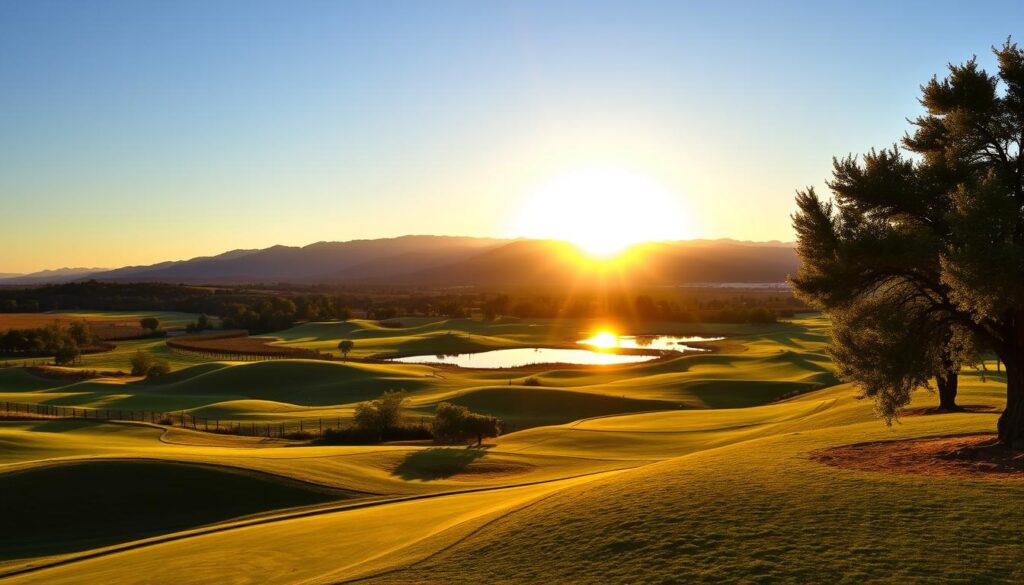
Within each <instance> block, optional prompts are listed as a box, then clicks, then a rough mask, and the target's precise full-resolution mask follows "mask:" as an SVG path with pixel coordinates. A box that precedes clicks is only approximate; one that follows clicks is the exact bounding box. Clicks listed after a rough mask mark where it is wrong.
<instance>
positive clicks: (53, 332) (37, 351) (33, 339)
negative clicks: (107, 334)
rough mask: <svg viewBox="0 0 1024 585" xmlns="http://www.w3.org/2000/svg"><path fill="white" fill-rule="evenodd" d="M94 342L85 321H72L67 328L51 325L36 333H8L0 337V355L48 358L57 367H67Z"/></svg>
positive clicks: (18, 331)
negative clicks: (52, 357) (50, 357)
mask: <svg viewBox="0 0 1024 585" xmlns="http://www.w3.org/2000/svg"><path fill="white" fill-rule="evenodd" d="M96 341H97V339H96V336H95V334H94V333H93V331H92V328H91V327H90V326H89V324H88V323H86V322H85V321H72V322H70V323H68V324H67V325H61V324H60V323H53V324H51V325H47V326H45V327H39V328H36V329H8V330H7V331H6V332H4V333H2V334H0V354H6V355H17V356H23V357H35V356H51V355H52V356H54V361H55V362H56V363H57V364H58V365H69V364H72V363H74V362H75V361H76V360H77V359H78V358H79V356H80V355H81V353H82V348H84V347H87V346H89V345H92V344H94V343H96Z"/></svg>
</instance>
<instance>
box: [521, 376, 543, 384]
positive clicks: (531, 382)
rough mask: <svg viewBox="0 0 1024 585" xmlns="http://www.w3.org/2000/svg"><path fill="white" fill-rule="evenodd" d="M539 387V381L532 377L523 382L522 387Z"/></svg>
mask: <svg viewBox="0 0 1024 585" xmlns="http://www.w3.org/2000/svg"><path fill="white" fill-rule="evenodd" d="M540 385H541V383H540V380H538V379H537V378H534V377H533V376H530V377H529V378H527V379H525V380H523V386H540Z"/></svg>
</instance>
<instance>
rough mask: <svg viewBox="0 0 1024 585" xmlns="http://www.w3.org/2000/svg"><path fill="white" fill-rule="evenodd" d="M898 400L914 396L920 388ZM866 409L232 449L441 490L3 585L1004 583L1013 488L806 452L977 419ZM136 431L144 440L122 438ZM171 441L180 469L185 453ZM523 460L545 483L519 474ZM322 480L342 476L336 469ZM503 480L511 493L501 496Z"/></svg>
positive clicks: (848, 405) (842, 400)
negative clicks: (238, 564)
mask: <svg viewBox="0 0 1024 585" xmlns="http://www.w3.org/2000/svg"><path fill="white" fill-rule="evenodd" d="M965 378H966V380H965V382H964V389H963V391H962V401H963V402H964V403H970V404H980V405H991V406H998V405H999V404H1000V403H999V400H1000V399H999V390H1000V383H999V381H998V380H993V379H990V380H989V381H988V382H986V383H981V382H980V380H978V378H977V376H975V375H968V376H965ZM918 399H919V400H918V404H921V405H924V404H931V403H932V402H934V398H933V397H932V396H930V395H928V394H926V393H921V394H920V395H919V396H918ZM871 409H872V406H871V404H870V403H867V402H864V401H860V400H857V399H856V398H854V396H853V394H852V390H851V388H849V387H848V386H837V387H834V388H829V389H826V390H821V391H817V392H813V393H810V394H807V395H805V396H801V397H798V398H796V399H793V400H790V401H787V402H782V403H779V404H773V405H766V406H761V407H751V408H743V409H727V410H713V411H708V410H704V411H674V412H656V413H649V414H635V415H624V416H610V417H600V418H594V419H588V420H584V421H579V422H578V423H575V424H572V425H564V426H558V427H550V428H539V429H534V430H531V431H525V432H522V433H513V434H511V435H507V436H505V437H502V438H500V439H499V440H498V441H497V442H496V443H495V444H494V446H492V447H490V448H489V449H487V450H486V453H483V454H479V453H470V454H467V452H466V451H465V450H458V451H448V450H444V449H440V450H439V449H430V448H408V447H406V448H403V447H391V448H381V447H378V448H313V449H311V450H310V453H309V456H308V457H303V458H302V459H301V460H290V461H289V460H288V458H286V457H285V456H284V455H283V454H277V455H271V454H273V453H275V452H279V453H283V452H285V451H293V452H294V451H300V452H301V451H306V449H295V448H277V447H270V448H249V450H250V452H253V453H258V456H253V457H252V460H253V461H256V460H259V461H261V462H264V461H267V460H271V461H276V462H277V464H278V465H279V466H278V467H276V468H275V472H277V473H283V474H295V475H296V476H301V477H302V478H303V479H304V480H307V481H308V480H311V479H314V478H316V477H317V474H323V473H324V472H325V468H321V469H319V470H316V471H314V470H311V469H310V467H309V464H310V462H312V461H315V460H318V459H325V460H330V459H332V457H333V458H334V459H335V460H348V461H347V462H346V465H352V467H350V468H349V469H348V473H352V474H359V475H363V476H366V477H369V476H371V475H372V474H373V472H372V471H371V470H372V469H374V468H375V466H376V469H377V470H378V471H377V473H378V474H381V475H380V476H379V477H383V476H386V477H388V478H390V480H391V481H394V482H396V485H398V484H401V483H404V484H411V485H419V486H423V485H429V484H430V483H431V482H435V481H436V482H439V483H438V484H437V485H442V484H443V485H444V488H443V489H442V490H439V491H421V492H417V493H414V494H411V495H410V496H408V497H411V498H412V499H403V500H401V501H394V500H384V501H374V502H372V505H370V506H368V507H361V508H358V509H339V510H325V511H323V513H319V514H316V515H314V516H309V517H303V518H293V517H289V516H287V515H282V517H281V518H280V519H279V520H276V521H271V522H267V523H265V524H259V525H248V526H246V527H244V528H242V527H240V528H236V529H230V530H225V531H222V532H217V533H211V534H205V535H198V536H188V535H184V536H183V537H181V538H175V539H174V540H171V541H169V542H165V543H163V544H159V545H152V546H143V547H140V548H137V549H134V550H130V551H124V552H111V553H110V554H106V555H103V556H100V557H98V558H95V559H91V560H83V561H80V562H73V563H70V564H68V565H65V566H57V567H53V568H48V569H44V570H41V571H39V572H36V573H29V574H25V575H23V576H21V577H15V578H12V579H11V582H14V583H19V582H47V583H50V582H53V583H62V582H67V583H70V582H74V581H75V580H76V579H77V580H79V582H80V581H81V580H82V579H86V580H100V581H103V582H110V583H121V582H123V583H133V582H140V581H141V580H140V578H139V575H140V574H148V573H149V572H151V571H153V570H156V568H157V567H163V569H162V570H163V572H162V573H161V574H162V575H163V576H165V577H166V578H167V579H170V580H179V579H182V580H184V579H187V580H188V581H189V582H197V583H205V582H211V583H212V582H224V581H227V582H245V581H247V580H250V579H254V578H257V575H258V576H260V577H261V578H264V577H265V578H272V580H273V581H274V582H304V581H305V580H307V579H309V580H312V582H339V581H343V580H345V579H349V578H354V577H368V578H370V579H371V582H382V583H385V582H386V583H392V582H393V583H408V582H416V583H433V582H455V583H479V582H515V583H532V582H538V581H540V582H584V583H586V582H594V583H598V582H835V583H854V582H887V583H907V582H911V583H915V582H916V583H932V582H937V581H942V580H946V581H951V582H965V583H966V582H971V583H977V582H980V583H985V582H990V583H1012V582H1016V581H1018V580H1019V579H1020V578H1021V576H1022V575H1021V567H1020V565H1019V559H1020V558H1021V554H1022V553H1024V543H1022V542H1021V540H1020V539H1019V536H1020V526H1021V525H1022V522H1024V510H1022V509H1021V508H1020V506H1019V505H1018V503H1019V501H1020V498H1021V497H1024V482H1021V481H1019V480H980V479H979V480H964V479H956V478H942V477H924V476H914V475H902V474H899V473H897V472H895V471H894V472H893V473H877V472H859V471H851V470H844V469H837V468H834V467H830V466H826V465H822V464H820V463H817V462H815V461H813V460H811V459H809V457H808V453H810V452H811V451H813V450H815V449H819V448H822V447H827V446H831V445H842V444H850V443H856V442H863V441H873V440H885V439H897V438H906V437H919V436H929V435H937V434H951V433H965V432H979V431H989V430H991V429H992V428H993V426H994V421H995V417H996V415H995V414H966V413H964V414H945V415H933V416H915V417H907V418H905V419H904V420H903V422H902V423H900V424H898V425H896V426H894V427H893V428H891V429H890V428H887V427H886V426H885V425H884V424H882V423H881V422H880V421H878V420H877V419H876V418H874V416H873V414H872V412H871ZM8 424H13V423H8ZM18 424H27V423H18ZM96 426H99V427H107V426H123V425H96ZM141 432H155V431H152V430H149V429H146V430H142V429H133V430H131V433H141ZM24 434H27V433H24V432H22V433H21V435H24ZM131 440H132V441H134V440H137V438H136V439H131ZM165 448H167V449H173V448H174V447H171V446H169V445H165ZM181 448H182V449H185V450H190V451H191V452H192V453H193V456H195V454H196V453H199V452H200V451H202V450H201V449H199V448H198V447H194V446H181ZM218 449H228V450H232V451H233V452H235V454H236V456H235V457H233V458H232V457H226V456H224V455H226V454H227V453H226V452H225V453H224V454H223V455H217V457H218V458H220V459H221V460H222V461H224V462H230V464H231V465H239V462H240V461H242V460H243V459H245V457H244V456H241V455H238V453H239V452H241V451H244V450H245V448H244V447H220V448H218ZM328 449H350V450H351V451H350V452H348V453H347V454H345V455H341V454H340V453H339V454H338V455H335V456H325V455H327V451H321V450H328ZM374 450H377V451H378V452H377V453H373V452H372V451H374ZM403 450H404V452H403ZM149 456H152V454H150V455H149ZM165 456H167V455H165ZM208 456H213V452H212V451H208V452H207V453H206V455H204V457H208ZM174 457H181V453H178V454H177V455H174ZM295 457H299V456H298V455H295ZM514 457H520V458H521V459H514ZM488 458H493V459H492V461H493V469H491V470H490V471H481V472H480V473H479V478H477V479H479V480H480V482H479V483H474V481H475V480H468V481H467V479H466V478H461V480H462V481H463V482H464V483H462V485H461V486H460V485H458V483H459V482H458V480H456V479H453V478H457V477H458V476H459V473H460V469H461V470H464V469H467V468H468V467H469V466H471V465H474V464H475V463H476V462H480V461H487V459H488ZM410 460H412V461H411V462H409V463H405V464H404V465H403V462H406V461H410ZM355 461H358V463H354V462H355ZM544 461H547V462H548V463H546V464H545V463H543V462H544ZM570 461H572V462H576V464H577V467H576V468H575V469H570V468H569V467H567V465H568V462H570ZM615 462H618V466H615V465H613V463H615ZM396 463H397V465H396ZM263 464H264V463H260V464H259V465H263ZM20 465H21V466H24V465H32V463H26V462H21V463H20ZM529 465H533V466H534V469H545V471H544V473H542V474H537V475H533V476H531V475H529V473H526V474H524V473H523V471H522V470H523V468H525V467H527V466H529ZM563 466H565V467H563ZM360 467H361V469H360ZM326 473H327V474H328V476H329V475H330V474H335V475H344V474H345V472H344V471H342V468H341V467H336V468H333V469H330V471H327V472H326ZM438 473H440V474H441V475H445V474H450V475H448V476H447V477H446V478H439V477H438ZM489 473H490V474H492V475H490V476H488V474H489ZM503 474H504V475H503ZM467 475H472V474H467ZM485 478H486V479H485ZM378 481H380V480H379V479H378ZM538 482H539V483H538ZM380 485H382V484H378V487H379V486H380ZM512 485H517V486H519V487H508V488H506V487H503V486H512ZM460 488H461V489H460ZM464 488H469V491H466V489H464ZM324 535H330V537H325V536H324ZM357 543H358V544H357ZM922 543H927V546H922ZM239 555H253V558H254V559H259V561H258V562H257V564H256V565H255V566H248V568H247V569H245V570H241V571H240V572H239V573H237V574H234V575H225V574H223V573H218V574H212V573H214V572H212V571H211V572H205V571H198V572H197V571H194V570H193V569H194V567H196V566H203V567H214V566H217V563H219V562H224V559H228V558H236V557H238V556H239ZM171 559H189V561H190V564H178V563H172V562H170V560H171ZM191 563H195V564H191ZM268 576H272V577H268Z"/></svg>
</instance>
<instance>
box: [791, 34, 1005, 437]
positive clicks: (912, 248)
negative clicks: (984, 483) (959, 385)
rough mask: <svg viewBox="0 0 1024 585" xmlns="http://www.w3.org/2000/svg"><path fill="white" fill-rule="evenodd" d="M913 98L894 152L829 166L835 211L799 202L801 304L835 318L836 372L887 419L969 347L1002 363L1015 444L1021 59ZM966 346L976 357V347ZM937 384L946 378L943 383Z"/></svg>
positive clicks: (809, 193) (951, 77) (940, 82)
mask: <svg viewBox="0 0 1024 585" xmlns="http://www.w3.org/2000/svg"><path fill="white" fill-rule="evenodd" d="M993 51H994V52H995V55H996V57H997V59H998V63H999V71H998V73H996V74H989V73H987V72H986V71H985V70H983V69H981V68H980V67H979V66H978V64H977V61H976V60H975V59H971V60H970V61H968V62H966V63H963V64H960V65H950V67H949V72H948V75H947V76H946V77H945V78H943V79H939V78H938V77H937V76H936V77H933V78H932V79H931V80H930V81H929V82H928V83H926V84H925V85H924V86H922V88H921V92H922V97H921V104H922V106H923V107H924V109H925V113H924V114H923V115H921V116H919V117H917V118H916V119H914V120H912V124H913V126H914V128H913V131H912V132H911V133H908V134H906V135H905V136H904V137H903V140H902V148H901V147H900V146H899V145H894V146H892V147H891V148H885V149H881V150H871V151H870V152H868V153H866V154H864V155H862V156H860V157H857V156H853V155H850V156H846V157H842V158H836V159H834V160H833V172H832V180H831V181H829V182H828V186H829V188H830V189H831V191H832V194H833V201H826V200H823V199H822V198H820V197H819V196H818V194H817V193H816V192H815V191H814V189H812V188H809V189H807V190H806V191H802V192H799V193H798V195H797V205H798V208H799V211H798V212H797V213H796V214H795V215H794V218H793V223H794V227H795V229H796V232H797V237H798V244H797V251H798V253H799V254H800V257H801V260H802V265H801V268H800V271H799V273H798V274H797V275H796V276H795V277H794V278H793V279H792V283H793V286H794V288H795V290H796V292H797V294H798V295H800V296H801V297H802V298H803V299H804V300H806V301H807V302H809V303H810V304H812V305H814V306H817V307H820V308H822V309H824V310H826V311H827V312H828V314H829V315H830V317H831V318H832V319H833V324H834V332H833V342H834V343H833V356H834V357H835V359H836V362H837V364H838V367H839V371H840V374H841V375H843V376H844V377H845V378H846V379H849V380H852V381H854V382H856V383H857V384H858V385H859V386H860V387H861V388H863V389H864V391H865V393H866V394H868V395H870V396H873V397H874V398H876V400H877V401H878V405H879V410H880V412H881V413H882V414H883V415H884V416H886V418H888V419H891V418H892V417H893V416H895V415H896V414H897V413H898V411H899V409H900V408H902V407H903V406H905V405H906V404H907V403H908V402H909V399H910V398H909V397H910V392H911V391H912V390H913V389H914V388H917V387H920V386H922V385H926V384H928V380H929V379H930V378H932V377H933V376H937V375H938V376H941V375H948V374H949V372H950V371H954V372H955V370H957V369H959V365H960V363H961V362H962V361H963V360H964V359H965V358H966V356H967V355H969V354H970V353H971V352H972V351H975V350H976V348H977V347H978V346H980V347H983V348H986V349H988V350H991V351H993V352H995V354H996V355H997V356H998V357H999V358H1001V359H1002V360H1003V362H1004V363H1005V364H1006V372H1007V406H1006V409H1005V411H1004V412H1003V415H1002V416H1001V417H1000V420H999V425H998V431H999V438H1000V440H1001V441H1002V442H1004V443H1006V444H1011V445H1014V444H1021V443H1022V442H1024V159H1022V158H1021V145H1022V143H1024V51H1021V49H1019V48H1018V46H1017V45H1016V44H1014V43H1012V42H1011V41H1009V40H1008V41H1007V42H1006V43H1005V44H1003V45H1002V46H1001V47H998V48H994V49H993ZM972 348H975V350H972ZM940 381H941V380H940Z"/></svg>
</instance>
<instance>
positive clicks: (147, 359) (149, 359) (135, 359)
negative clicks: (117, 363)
mask: <svg viewBox="0 0 1024 585" xmlns="http://www.w3.org/2000/svg"><path fill="white" fill-rule="evenodd" d="M131 364H132V375H133V376H145V375H146V374H148V373H149V369H150V368H151V367H153V356H151V355H149V354H148V353H146V352H144V351H142V350H141V349H140V350H137V351H136V352H135V355H133V356H132V359H131Z"/></svg>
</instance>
